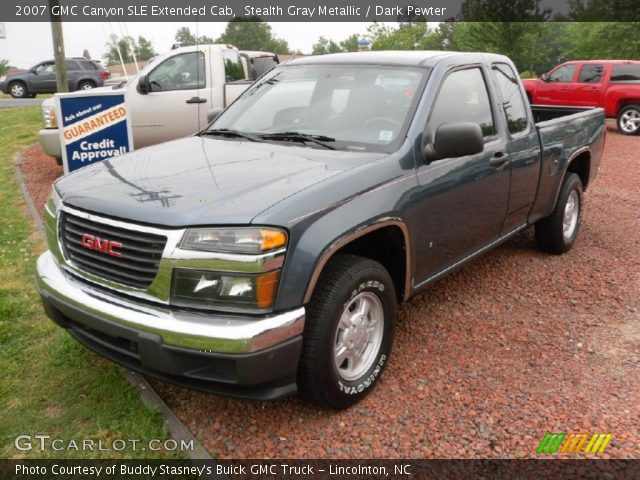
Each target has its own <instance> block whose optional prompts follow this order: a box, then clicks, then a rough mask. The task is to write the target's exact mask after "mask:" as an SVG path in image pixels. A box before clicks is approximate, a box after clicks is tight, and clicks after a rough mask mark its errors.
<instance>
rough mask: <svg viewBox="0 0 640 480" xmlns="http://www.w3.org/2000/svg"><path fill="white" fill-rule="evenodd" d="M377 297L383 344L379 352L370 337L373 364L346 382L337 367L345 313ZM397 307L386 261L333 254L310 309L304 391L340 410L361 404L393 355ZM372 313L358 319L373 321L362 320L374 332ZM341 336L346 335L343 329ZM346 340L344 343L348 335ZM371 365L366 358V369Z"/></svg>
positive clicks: (303, 366)
mask: <svg viewBox="0 0 640 480" xmlns="http://www.w3.org/2000/svg"><path fill="white" fill-rule="evenodd" d="M374 296H375V298H377V299H378V300H379V304H376V305H377V306H378V308H377V309H376V310H377V311H378V312H380V311H382V312H383V321H382V327H381V328H380V329H379V330H377V331H378V332H379V334H381V340H378V342H379V348H378V349H377V352H376V351H375V344H376V343H377V342H374V341H373V340H371V341H369V339H368V340H367V342H369V343H367V342H365V343H363V345H365V346H364V347H362V348H363V349H364V350H363V351H364V352H367V351H370V352H371V353H370V354H369V355H364V357H365V358H366V357H368V358H369V359H370V361H371V362H372V363H371V365H370V367H369V368H367V369H366V370H364V371H363V372H362V374H361V375H359V376H358V377H357V378H355V379H353V380H347V379H345V378H344V377H343V375H344V373H341V372H344V371H343V370H341V371H339V369H340V368H342V367H338V366H337V365H336V363H337V360H336V356H335V355H336V345H337V342H338V333H337V332H338V324H339V322H340V317H341V316H342V314H343V313H345V314H347V315H348V313H347V309H348V308H349V307H352V306H354V304H355V305H357V302H359V301H362V299H363V298H366V299H367V300H366V302H371V300H373V301H374V303H375V298H374ZM396 306H397V299H396V293H395V289H394V285H393V281H392V280H391V277H390V276H389V273H388V272H387V270H386V269H385V268H384V267H383V266H382V265H380V264H379V263H378V262H376V261H373V260H370V259H367V258H363V257H358V256H355V255H336V256H335V257H334V258H332V259H331V260H330V261H329V262H328V263H327V265H326V267H325V269H324V271H323V272H322V274H321V276H320V279H319V281H318V284H317V286H316V289H315V292H314V295H313V298H312V300H311V302H310V303H309V305H308V308H307V318H306V325H305V330H304V335H303V337H304V344H303V349H302V356H301V359H300V364H299V367H298V388H299V391H300V394H301V395H302V396H303V397H304V398H306V399H307V400H309V401H311V402H313V403H315V404H316V405H319V406H321V407H323V408H329V409H334V410H341V409H344V408H347V407H350V406H351V405H353V404H355V403H357V402H359V401H360V400H362V399H363V398H364V397H365V396H366V395H367V394H368V393H369V392H371V390H372V389H373V386H374V385H375V384H376V383H377V381H378V380H379V378H380V374H381V373H382V371H383V369H384V367H385V366H386V363H387V362H388V359H389V354H390V353H391V345H392V343H393V332H394V325H395V319H396ZM379 307H381V308H379ZM354 308H355V307H354ZM372 311H373V309H372V310H370V311H368V312H367V314H366V317H365V316H361V317H359V318H360V321H362V322H364V321H365V320H366V321H367V322H368V323H366V324H359V325H358V327H360V328H362V326H363V325H364V327H365V329H366V330H369V329H368V328H367V326H368V325H370V323H369V322H370V321H371V318H372V314H371V312H372ZM354 315H356V314H355V312H354ZM351 325H353V324H351ZM351 328H353V327H351ZM373 329H374V331H375V330H376V329H375V328H373ZM341 335H344V331H342V332H341ZM378 338H379V337H378ZM341 341H344V337H343V338H342V339H341ZM345 343H348V342H347V341H345ZM368 345H370V346H368ZM352 348H353V347H352ZM345 362H346V363H345V364H343V365H348V363H349V360H345ZM368 364H369V362H366V361H365V362H363V364H362V365H361V368H365V367H366V366H367V365H368ZM347 368H348V367H347ZM353 373H354V374H357V373H358V372H357V371H356V372H353Z"/></svg>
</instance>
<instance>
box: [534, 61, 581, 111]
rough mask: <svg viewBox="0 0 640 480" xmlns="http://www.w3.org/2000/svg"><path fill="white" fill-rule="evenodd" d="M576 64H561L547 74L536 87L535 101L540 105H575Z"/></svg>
mask: <svg viewBox="0 0 640 480" xmlns="http://www.w3.org/2000/svg"><path fill="white" fill-rule="evenodd" d="M576 67H577V66H576V64H573V63H569V64H566V65H560V66H558V67H556V68H555V69H553V70H552V71H551V72H549V73H548V74H547V77H546V80H544V81H540V83H539V84H538V86H537V87H536V99H535V103H537V104H539V105H573V103H572V99H573V95H574V93H575V90H576V87H577V84H576V82H575V77H576V70H577V68H576Z"/></svg>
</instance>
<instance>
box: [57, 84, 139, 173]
mask: <svg viewBox="0 0 640 480" xmlns="http://www.w3.org/2000/svg"><path fill="white" fill-rule="evenodd" d="M55 102H56V116H57V122H58V125H59V131H60V145H61V146H62V165H63V166H64V172H65V173H69V172H73V171H74V170H77V169H79V168H82V167H84V166H87V165H91V164H92V163H96V162H99V161H102V160H106V159H109V158H113V157H116V156H118V155H122V154H124V153H127V152H130V151H132V150H133V137H132V135H131V121H130V119H129V111H128V107H127V105H126V103H125V95H124V93H122V92H120V93H112V92H95V93H87V92H86V90H85V91H81V92H77V93H65V94H57V95H56V96H55Z"/></svg>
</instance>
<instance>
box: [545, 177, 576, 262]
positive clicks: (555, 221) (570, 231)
mask: <svg viewBox="0 0 640 480" xmlns="http://www.w3.org/2000/svg"><path fill="white" fill-rule="evenodd" d="M581 220H582V181H581V180H580V177H579V176H578V175H576V174H575V173H567V175H566V177H565V179H564V181H563V182H562V187H561V188H560V194H559V195H558V201H557V202H556V206H555V208H554V209H553V212H551V215H549V216H548V217H546V218H543V219H542V220H540V221H538V223H536V243H537V244H538V247H539V248H540V249H541V250H543V251H545V252H549V253H554V254H556V255H560V254H561V253H565V252H568V251H569V250H571V247H573V244H574V243H575V241H576V237H577V236H578V231H579V230H580V221H581Z"/></svg>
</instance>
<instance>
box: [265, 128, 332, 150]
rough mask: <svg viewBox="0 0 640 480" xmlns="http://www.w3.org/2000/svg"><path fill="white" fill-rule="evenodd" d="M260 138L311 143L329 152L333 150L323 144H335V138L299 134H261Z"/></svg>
mask: <svg viewBox="0 0 640 480" xmlns="http://www.w3.org/2000/svg"><path fill="white" fill-rule="evenodd" d="M260 138H263V139H265V140H285V141H287V140H288V141H294V142H312V143H315V144H318V145H321V146H323V147H324V148H328V149H329V150H335V149H336V147H333V146H331V145H329V144H327V143H325V142H335V141H336V139H335V138H331V137H327V136H325V135H307V134H306V133H301V132H277V133H263V134H261V135H260Z"/></svg>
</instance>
